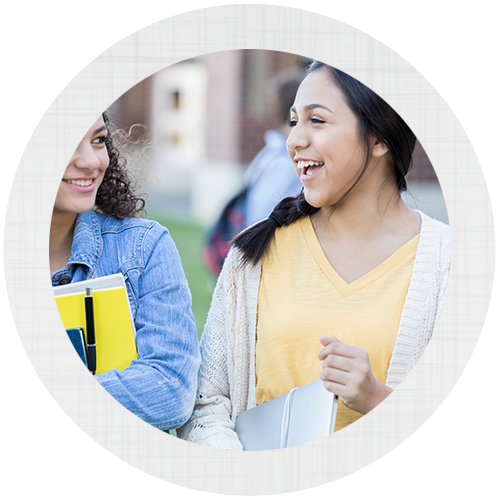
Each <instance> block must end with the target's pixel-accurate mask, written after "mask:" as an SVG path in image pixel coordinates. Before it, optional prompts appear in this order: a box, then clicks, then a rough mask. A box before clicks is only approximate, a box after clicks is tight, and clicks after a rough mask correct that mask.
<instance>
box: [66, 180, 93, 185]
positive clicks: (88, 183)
mask: <svg viewBox="0 0 500 500" xmlns="http://www.w3.org/2000/svg"><path fill="white" fill-rule="evenodd" d="M66 182H68V183H69V184H75V185H76V186H90V185H91V184H92V183H93V182H94V180H93V179H87V180H85V181H72V180H68V181H66Z"/></svg>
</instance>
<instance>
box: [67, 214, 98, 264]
mask: <svg viewBox="0 0 500 500" xmlns="http://www.w3.org/2000/svg"><path fill="white" fill-rule="evenodd" d="M102 247H103V242H102V236H101V226H100V224H99V219H98V216H97V215H96V214H95V212H94V211H93V210H91V211H90V212H85V213H81V214H78V215H77V217H76V222H75V231H74V238H73V245H72V246H71V257H70V258H69V260H68V267H69V266H70V265H72V264H84V265H86V266H88V267H89V268H90V270H91V271H92V272H93V271H94V270H95V268H96V266H97V263H98V262H99V259H100V258H101V254H102Z"/></svg>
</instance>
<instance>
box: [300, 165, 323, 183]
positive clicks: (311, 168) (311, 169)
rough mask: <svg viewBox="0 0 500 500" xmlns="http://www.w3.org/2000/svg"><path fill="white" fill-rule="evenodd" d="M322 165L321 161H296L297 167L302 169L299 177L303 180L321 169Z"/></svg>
mask: <svg viewBox="0 0 500 500" xmlns="http://www.w3.org/2000/svg"><path fill="white" fill-rule="evenodd" d="M323 165H324V163H323V162H321V161H312V160H309V161H298V162H297V168H298V169H300V170H302V172H301V174H300V178H301V179H302V180H304V179H308V178H310V177H312V176H313V175H314V174H316V173H317V172H319V171H320V170H321V167H323Z"/></svg>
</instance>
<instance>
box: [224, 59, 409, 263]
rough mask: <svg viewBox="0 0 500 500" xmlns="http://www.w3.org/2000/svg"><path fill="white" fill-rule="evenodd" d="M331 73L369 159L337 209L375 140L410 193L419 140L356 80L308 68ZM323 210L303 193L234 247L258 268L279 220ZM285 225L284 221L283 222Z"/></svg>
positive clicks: (334, 70)
mask: <svg viewBox="0 0 500 500" xmlns="http://www.w3.org/2000/svg"><path fill="white" fill-rule="evenodd" d="M319 70H322V71H327V72H328V75H329V76H330V77H331V79H332V83H333V84H334V85H336V86H337V87H338V88H339V89H340V90H341V92H342V93H343V95H344V98H345V100H346V103H347V105H348V106H349V108H350V109H351V111H352V112H353V113H354V114H355V115H356V117H357V119H358V131H359V136H360V139H361V141H363V143H364V146H365V150H366V158H365V164H364V166H363V168H362V170H361V173H360V174H359V176H358V178H357V179H356V181H355V182H354V184H353V185H352V186H351V187H350V188H349V189H348V190H347V192H346V193H344V195H343V196H342V197H341V199H340V200H339V201H338V202H337V203H336V205H335V206H334V207H333V209H335V207H337V206H338V205H339V203H341V202H342V200H344V199H345V197H346V196H347V195H348V194H349V193H350V192H351V191H352V189H353V188H354V186H355V185H356V184H357V183H358V182H359V180H360V179H361V177H362V176H363V174H364V173H365V171H366V168H367V167H368V163H369V161H370V158H371V154H372V148H371V139H372V138H377V139H378V140H379V141H381V142H382V143H383V144H385V145H386V146H387V148H388V150H389V151H388V153H387V154H388V155H389V158H390V169H391V177H392V179H391V180H394V181H395V182H396V186H397V189H398V192H399V193H401V192H403V191H406V189H407V184H406V178H405V177H406V174H407V173H408V171H409V170H410V167H411V159H412V154H413V150H414V148H415V142H416V137H415V134H414V133H413V132H412V131H411V130H410V128H409V127H408V125H407V124H406V123H405V122H404V121H403V119H402V118H401V117H400V116H399V115H398V114H397V113H396V112H395V111H394V110H393V109H392V108H391V106H389V104H387V102H385V101H384V100H383V99H382V98H381V97H379V96H378V95H377V94H376V93H375V92H373V91H372V90H370V89H369V88H368V87H367V86H366V85H364V84H363V83H361V82H360V81H358V80H356V79H355V78H353V77H352V76H349V75H348V74H346V73H344V72H343V71H340V70H339V69H337V68H333V67H332V66H328V65H327V64H324V63H322V62H319V61H314V62H313V63H311V65H310V66H309V67H308V69H307V72H306V75H308V74H310V73H312V72H314V71H319ZM318 210H319V208H316V207H313V206H312V205H309V203H308V202H307V201H306V199H305V197H304V193H303V192H301V193H300V194H299V195H298V196H296V197H288V198H285V199H283V200H281V201H280V202H279V203H278V204H277V205H276V206H275V207H274V212H276V213H277V214H278V216H277V217H276V218H268V219H264V220H263V221H261V222H258V223H257V224H254V225H253V226H251V227H250V228H248V229H246V230H245V231H243V232H241V233H240V234H239V235H237V236H236V237H235V238H234V239H233V241H232V245H234V246H235V247H237V248H239V249H240V250H241V252H242V255H243V262H244V263H252V264H257V263H258V262H259V261H260V259H262V257H263V256H264V254H265V253H266V251H267V249H268V247H269V245H270V243H271V240H272V238H273V235H274V232H275V230H276V228H277V227H278V226H279V225H280V224H279V223H278V221H277V220H276V219H280V218H281V219H282V225H283V226H288V225H289V224H292V223H293V222H295V221H296V220H298V219H300V218H301V217H304V216H306V215H312V214H314V213H315V212H317V211H318ZM280 222H281V221H280Z"/></svg>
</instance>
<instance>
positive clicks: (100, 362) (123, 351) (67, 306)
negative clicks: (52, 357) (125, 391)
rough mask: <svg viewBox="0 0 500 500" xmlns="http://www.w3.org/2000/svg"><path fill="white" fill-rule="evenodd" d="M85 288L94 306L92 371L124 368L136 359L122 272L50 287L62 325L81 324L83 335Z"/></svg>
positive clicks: (131, 320)
mask: <svg viewBox="0 0 500 500" xmlns="http://www.w3.org/2000/svg"><path fill="white" fill-rule="evenodd" d="M88 288H90V293H91V295H92V298H93V307H94V330H95V346H96V347H95V349H96V357H97V364H96V371H95V373H96V374H97V373H106V372H107V371H109V370H111V369H112V368H116V369H117V370H124V369H125V368H127V367H128V366H129V365H130V364H131V362H132V360H133V359H137V349H136V345H135V327H134V321H133V319H132V315H131V311H130V304H129V301H128V296H127V290H126V288H125V280H124V278H123V275H122V274H113V275H111V276H103V277H101V278H96V279H93V280H87V281H80V282H78V283H70V284H68V285H61V286H56V287H53V291H54V296H55V299H56V304H57V308H58V310H59V314H60V315H61V320H62V322H63V325H64V328H65V329H66V330H69V329H72V328H83V329H84V333H85V338H86V331H85V329H86V328H85V324H86V322H85V305H84V297H85V295H86V289H88Z"/></svg>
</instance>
